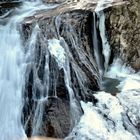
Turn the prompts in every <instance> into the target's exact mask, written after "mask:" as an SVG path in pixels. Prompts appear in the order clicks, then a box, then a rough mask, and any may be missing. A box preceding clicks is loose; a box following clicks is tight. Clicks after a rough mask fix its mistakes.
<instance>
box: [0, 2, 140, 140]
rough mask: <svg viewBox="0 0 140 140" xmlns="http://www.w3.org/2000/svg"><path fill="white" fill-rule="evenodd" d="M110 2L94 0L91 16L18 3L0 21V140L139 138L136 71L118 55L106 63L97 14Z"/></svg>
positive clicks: (102, 16)
mask: <svg viewBox="0 0 140 140" xmlns="http://www.w3.org/2000/svg"><path fill="white" fill-rule="evenodd" d="M111 1H112V0H110V1H108V0H107V1H106V0H100V1H99V2H98V4H97V7H96V9H95V12H93V11H92V12H93V13H92V12H90V11H88V10H87V11H86V10H81V11H80V10H75V11H74V12H73V11H70V13H69V11H68V12H66V11H65V10H64V9H63V10H64V13H63V12H62V11H63V10H62V9H61V8H64V7H63V4H62V5H60V7H57V6H59V5H55V4H46V5H45V4H43V3H42V1H41V0H22V2H23V4H22V5H20V7H18V8H15V9H14V10H13V11H14V12H13V16H11V17H9V14H10V13H11V11H9V12H7V13H6V14H5V15H3V16H1V17H0V18H1V20H0V39H1V43H0V53H1V55H0V112H1V114H0V135H1V136H0V139H1V140H25V139H27V138H29V137H33V136H46V137H56V138H64V139H65V140H72V139H73V140H88V139H90V140H94V139H95V140H122V139H127V140H138V139H140V136H139V130H138V127H139V118H140V115H139V114H140V111H139V106H140V103H139V101H140V94H139V93H140V88H139V87H140V76H139V73H135V72H134V71H133V70H132V69H131V68H128V67H126V66H125V65H123V63H122V62H121V60H120V59H118V58H117V59H115V60H114V61H113V64H112V65H111V66H109V64H108V63H109V58H110V46H109V42H108V40H107V37H106V29H105V14H104V12H103V9H104V8H106V7H108V6H111V4H109V3H110V2H111ZM82 2H84V1H82ZM113 2H114V1H113ZM65 4H66V3H65ZM72 4H73V3H71V5H72ZM93 4H94V3H93ZM80 6H82V5H80ZM54 8H56V9H54ZM69 8H70V9H69ZM71 8H72V7H68V10H72V9H71ZM60 9H61V10H60ZM53 10H56V11H57V12H58V11H59V10H60V11H59V12H58V13H55V12H56V11H53ZM75 12H77V13H76V14H75ZM79 13H80V14H79ZM43 14H44V15H43ZM53 14H54V15H53ZM42 15H43V16H42ZM84 15H85V16H86V18H85V17H84ZM83 17H84V18H83ZM5 18H6V20H4V22H3V21H2V20H3V19H5ZM89 18H91V19H92V20H91V19H89ZM28 19H29V20H28ZM26 21H29V22H26ZM89 22H90V23H89ZM5 23H6V24H5ZM84 24H85V25H84ZM85 26H89V27H85ZM102 77H106V78H107V80H109V83H108V82H106V81H105V80H104V78H102ZM113 80H114V81H115V82H116V81H117V85H113ZM102 83H105V86H106V87H110V86H112V85H113V88H114V87H115V88H117V91H115V93H113V92H114V91H113V90H110V92H109V91H108V90H105V89H101V87H102V85H101V84H102ZM130 84H131V86H130ZM101 90H102V91H101ZM103 90H104V91H103ZM66 136H67V137H66Z"/></svg>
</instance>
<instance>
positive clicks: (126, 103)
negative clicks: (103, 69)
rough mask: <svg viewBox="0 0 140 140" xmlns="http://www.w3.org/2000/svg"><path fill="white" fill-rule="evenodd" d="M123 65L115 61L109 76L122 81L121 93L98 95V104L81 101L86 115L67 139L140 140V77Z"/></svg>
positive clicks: (96, 95)
mask: <svg viewBox="0 0 140 140" xmlns="http://www.w3.org/2000/svg"><path fill="white" fill-rule="evenodd" d="M120 62H121V61H120V60H116V61H114V63H113V65H112V66H111V67H110V70H109V71H108V72H107V74H106V75H108V76H109V77H111V78H118V79H119V80H121V82H120V85H119V87H118V88H120V89H121V92H120V93H117V95H116V96H113V95H111V93H106V92H104V91H103V92H97V93H96V94H95V95H94V96H95V98H96V99H97V100H98V102H97V103H96V104H95V105H93V104H92V103H90V102H89V103H84V102H81V106H82V108H83V110H84V115H83V116H82V117H81V120H80V122H79V124H78V125H77V126H76V127H75V128H74V129H73V132H72V133H71V135H70V136H69V137H68V138H66V140H67V139H68V140H69V139H71V138H73V139H74V140H94V139H96V140H124V139H126V140H139V139H140V134H139V130H138V126H139V123H140V109H139V107H140V81H139V77H140V75H139V73H133V72H134V71H133V70H132V69H131V68H127V67H125V66H123V65H121V64H122V63H120ZM132 71H133V72H132Z"/></svg>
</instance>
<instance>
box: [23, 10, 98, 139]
mask: <svg viewBox="0 0 140 140" xmlns="http://www.w3.org/2000/svg"><path fill="white" fill-rule="evenodd" d="M92 18H93V13H92V12H90V11H86V10H73V11H70V12H65V13H63V14H61V15H58V16H56V15H55V16H51V17H50V16H48V14H46V15H45V14H44V15H41V17H40V16H36V18H33V17H30V18H27V19H25V22H23V25H22V36H23V40H24V41H23V43H24V46H25V47H26V48H27V49H28V47H29V46H28V44H30V43H29V42H28V41H29V40H30V38H31V36H32V35H34V34H35V33H34V31H33V30H34V28H35V27H36V26H37V28H38V31H37V32H38V35H37V38H36V39H37V40H36V43H35V48H36V49H35V52H34V54H35V60H34V62H33V64H31V63H29V65H28V69H27V73H26V80H27V81H26V85H25V92H24V98H25V105H24V107H23V119H22V120H23V124H24V125H25V129H26V133H27V135H28V136H29V137H30V136H31V135H43V136H47V137H57V138H64V137H66V136H67V135H68V134H69V132H70V131H71V129H72V128H73V126H74V125H75V123H77V122H78V121H79V119H80V116H81V115H82V113H83V111H82V108H81V106H80V100H84V101H91V102H93V103H94V102H95V101H94V97H93V93H94V91H96V90H99V88H100V76H99V73H98V69H97V65H96V62H95V61H94V56H93V40H92V30H91V26H92V25H91V23H92V22H91V20H93V19H92ZM28 21H30V22H28ZM52 39H57V40H60V42H61V44H62V46H63V47H64V49H65V51H66V56H67V58H68V62H67V63H68V64H67V65H66V66H64V67H67V68H68V69H69V70H67V72H65V70H66V69H65V70H64V69H60V68H59V64H58V63H57V61H56V59H55V57H53V56H52V55H51V54H50V53H49V50H48V43H47V42H48V40H52ZM34 40H35V39H34ZM26 44H27V46H26ZM46 50H47V51H46ZM34 54H33V55H34ZM46 55H48V60H47V59H46ZM46 64H47V65H46ZM47 69H48V70H49V74H48V75H45V73H46V72H47V71H46V70H47ZM69 72H70V75H69ZM47 77H48V79H49V81H48V82H47ZM67 78H68V81H69V83H70V84H69V86H70V88H71V90H72V91H73V92H74V100H75V101H74V102H75V103H76V107H74V108H73V109H76V111H75V113H76V114H75V113H74V112H73V111H72V112H71V110H72V108H71V101H70V100H71V99H70V98H71V97H70V94H69V92H70V91H71V90H69V88H68V85H67V84H68V83H67V82H66V80H67ZM46 87H48V93H47V96H48V97H47V96H46V90H45V89H46ZM40 95H43V99H44V100H41V96H40ZM45 96H46V97H47V98H45ZM73 116H75V117H74V118H73Z"/></svg>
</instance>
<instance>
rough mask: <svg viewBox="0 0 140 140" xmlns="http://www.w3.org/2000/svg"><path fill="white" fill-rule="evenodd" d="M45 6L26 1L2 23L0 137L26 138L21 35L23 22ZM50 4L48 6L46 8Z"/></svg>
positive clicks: (11, 138)
mask: <svg viewBox="0 0 140 140" xmlns="http://www.w3.org/2000/svg"><path fill="white" fill-rule="evenodd" d="M44 7H45V6H44V5H39V4H36V3H29V2H26V3H25V4H24V5H23V6H21V7H20V8H21V9H17V10H16V11H15V13H17V14H16V15H15V16H13V17H12V18H11V19H10V20H9V21H8V23H7V24H6V25H0V38H1V43H0V54H1V59H0V67H1V68H0V112H1V115H0V124H1V125H0V135H1V136H0V137H1V138H0V139H1V140H19V139H25V138H26V134H25V131H24V129H23V125H22V123H21V114H22V113H21V112H22V108H23V93H22V91H23V89H24V85H25V82H24V81H25V70H26V60H25V53H24V47H23V45H22V40H21V35H20V31H19V29H20V22H21V21H23V19H24V18H25V17H27V16H31V15H33V14H34V13H35V11H36V10H40V9H43V8H44ZM46 8H47V7H45V9H46Z"/></svg>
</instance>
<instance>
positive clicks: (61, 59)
mask: <svg viewBox="0 0 140 140" xmlns="http://www.w3.org/2000/svg"><path fill="white" fill-rule="evenodd" d="M48 49H49V51H50V53H51V55H52V56H54V57H55V58H56V61H57V63H58V65H59V67H60V68H63V66H64V65H65V60H66V56H65V50H64V48H63V47H62V46H61V44H60V41H59V40H57V39H51V40H48Z"/></svg>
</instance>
